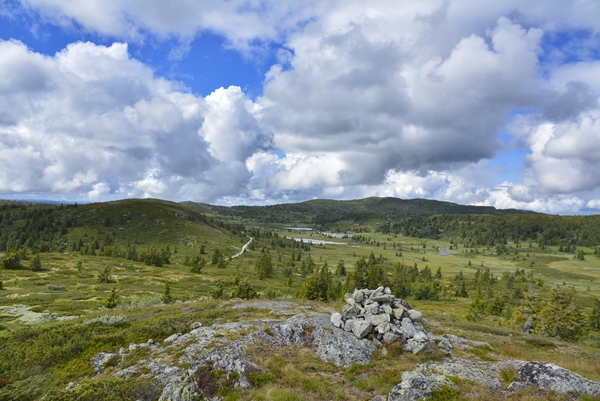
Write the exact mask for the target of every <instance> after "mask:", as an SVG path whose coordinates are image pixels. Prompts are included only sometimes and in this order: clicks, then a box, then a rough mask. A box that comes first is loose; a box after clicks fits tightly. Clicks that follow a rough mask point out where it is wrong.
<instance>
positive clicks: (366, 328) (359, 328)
mask: <svg viewBox="0 0 600 401" xmlns="http://www.w3.org/2000/svg"><path fill="white" fill-rule="evenodd" d="M372 328H373V325H372V324H371V322H370V321H367V320H355V321H354V324H353V325H352V333H354V335H355V336H356V338H365V337H366V336H367V334H369V332H370V331H371V329H372Z"/></svg>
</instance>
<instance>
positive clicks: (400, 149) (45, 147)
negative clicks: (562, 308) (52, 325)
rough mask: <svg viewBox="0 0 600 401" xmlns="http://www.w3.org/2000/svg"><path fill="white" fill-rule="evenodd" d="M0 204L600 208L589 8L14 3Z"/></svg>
mask: <svg viewBox="0 0 600 401" xmlns="http://www.w3.org/2000/svg"><path fill="white" fill-rule="evenodd" d="M0 55H1V57H0V197H3V198H18V199H27V198H32V199H33V198H39V199H55V200H72V201H96V200H98V201H102V200H110V199H120V198H124V197H158V198H164V199H172V200H188V199H189V200H195V201H203V202H210V203H220V204H240V203H243V204H269V203H279V202H290V201H301V200H307V199H312V198H334V199H350V198H361V197H366V196H394V197H401V198H415V197H420V198H430V199H439V200H447V201H452V202H458V203H462V204H473V205H491V206H495V207H498V208H520V209H531V210H536V211H540V212H549V213H563V214H589V213H599V212H600V3H599V2H597V1H594V0H590V1H560V0H556V1H553V2H552V3H551V4H549V3H548V2H546V1H541V0H536V1H534V0H532V1H527V2H522V1H516V0H514V1H513V0H507V1H502V2H494V1H478V2H473V1H466V0H464V1H457V0H455V1H434V0H431V1H418V2H417V1H413V2H397V1H388V0H386V1H370V2H363V1H358V0H357V1H346V0H344V1H312V2H311V1H302V2H300V1H286V2H281V1H227V2H225V1H203V2H197V1H191V0H179V1H172V2H163V1H158V0H156V1H149V0H118V1H117V0H89V1H86V2H72V1H68V0H21V1H18V0H5V1H4V2H1V3H0Z"/></svg>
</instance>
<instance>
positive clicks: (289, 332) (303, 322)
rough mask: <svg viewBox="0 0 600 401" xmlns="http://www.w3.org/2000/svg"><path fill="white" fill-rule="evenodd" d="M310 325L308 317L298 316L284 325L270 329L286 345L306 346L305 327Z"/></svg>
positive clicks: (280, 324)
mask: <svg viewBox="0 0 600 401" xmlns="http://www.w3.org/2000/svg"><path fill="white" fill-rule="evenodd" d="M308 324H309V321H308V319H307V318H306V316H304V315H302V314H300V315H296V316H294V317H292V318H290V319H288V320H287V321H285V322H284V323H277V324H274V325H272V326H271V327H270V329H269V330H270V331H271V333H273V335H274V336H275V337H277V338H279V339H281V340H282V341H283V342H284V343H285V345H292V344H300V345H303V344H304V327H306V326H307V325H308Z"/></svg>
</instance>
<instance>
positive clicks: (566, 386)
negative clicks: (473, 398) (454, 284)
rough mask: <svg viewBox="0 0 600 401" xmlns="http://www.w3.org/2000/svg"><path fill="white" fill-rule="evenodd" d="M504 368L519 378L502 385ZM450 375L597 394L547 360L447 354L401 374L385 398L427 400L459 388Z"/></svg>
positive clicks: (498, 386) (498, 385) (594, 385)
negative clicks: (469, 357) (436, 393)
mask: <svg viewBox="0 0 600 401" xmlns="http://www.w3.org/2000/svg"><path fill="white" fill-rule="evenodd" d="M507 368H511V369H516V370H517V371H518V377H519V379H518V381H514V382H512V383H511V384H510V385H509V386H508V387H507V388H506V387H505V386H504V385H503V383H502V381H501V380H500V378H501V372H502V370H503V369H507ZM450 378H457V379H461V380H468V381H470V382H475V383H478V384H481V385H482V386H485V387H487V388H489V389H491V390H496V391H517V390H520V389H523V388H526V387H534V388H535V389H536V390H541V391H554V392H557V393H560V394H582V395H588V396H592V397H596V396H599V395H600V383H598V382H595V381H593V380H589V379H586V378H584V377H582V376H580V375H578V374H576V373H573V372H571V371H569V370H567V369H563V368H561V367H559V366H556V365H554V364H551V363H546V362H524V361H516V360H504V361H500V362H485V361H482V360H477V361H469V360H467V359H463V358H450V357H447V358H445V359H444V360H443V361H442V362H441V363H432V362H426V363H424V364H422V365H419V366H417V367H416V368H415V369H414V370H412V371H409V372H404V373H402V382H400V383H399V384H397V385H396V386H394V388H393V389H392V391H391V392H390V393H389V396H388V401H416V400H419V399H427V397H429V396H430V395H431V394H432V393H433V391H434V390H435V389H442V388H444V387H449V388H452V389H455V390H459V387H458V386H457V385H456V383H455V381H453V380H450Z"/></svg>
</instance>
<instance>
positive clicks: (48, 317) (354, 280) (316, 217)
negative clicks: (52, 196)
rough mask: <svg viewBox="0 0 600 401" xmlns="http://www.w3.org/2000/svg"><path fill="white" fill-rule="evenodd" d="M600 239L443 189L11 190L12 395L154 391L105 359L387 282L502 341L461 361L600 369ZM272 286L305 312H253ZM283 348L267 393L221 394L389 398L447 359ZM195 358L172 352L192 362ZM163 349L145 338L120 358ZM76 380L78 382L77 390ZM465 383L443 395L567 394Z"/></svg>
mask: <svg viewBox="0 0 600 401" xmlns="http://www.w3.org/2000/svg"><path fill="white" fill-rule="evenodd" d="M599 246H600V218H599V216H586V217H582V216H549V215H543V214H536V213H527V212H522V211H514V210H513V211H510V210H507V211H499V210H496V209H493V208H478V207H470V206H460V205H454V204H449V203H444V202H435V201H425V200H412V201H402V200H399V199H380V198H370V199H365V200H361V201H349V202H336V201H310V202H305V203H301V204H291V205H277V206H268V207H232V208H225V207H216V206H211V205H206V204H198V203H192V202H185V203H182V204H177V203H172V202H167V201H161V200H153V199H147V200H123V201H115V202H107V203H96V204H84V205H76V204H75V205H46V204H30V203H20V202H9V201H0V260H1V262H2V265H1V266H0V345H1V347H0V400H16V399H21V400H34V399H39V398H40V397H42V396H44V395H45V394H46V395H47V397H46V398H45V399H81V400H84V399H85V400H88V399H89V400H91V399H142V398H143V397H142V398H140V397H137V398H136V396H135V395H132V394H137V393H136V391H138V390H139V388H152V386H155V387H156V386H158V387H160V384H157V383H155V382H153V381H152V376H153V375H151V374H149V371H140V372H138V373H136V374H134V375H133V376H130V377H126V378H125V377H123V376H119V377H115V376H112V375H111V367H110V366H109V367H108V368H107V369H106V371H104V373H102V374H101V375H98V372H97V370H94V368H93V366H92V365H91V364H90V358H92V357H94V356H95V355H96V354H98V353H99V352H116V351H117V350H119V349H120V348H127V347H129V345H130V344H136V343H142V342H146V341H147V340H148V339H155V340H158V341H162V340H163V339H165V338H168V337H169V336H171V335H173V334H176V333H185V332H188V331H189V330H190V328H189V327H190V324H192V323H193V322H201V323H202V324H203V325H204V326H210V325H214V324H221V323H223V324H225V323H227V322H234V321H235V322H242V321H255V320H257V319H281V318H287V317H291V316H293V315H295V312H296V311H294V310H293V309H294V308H296V309H298V311H305V312H306V311H308V312H306V313H316V312H324V313H331V312H332V311H335V310H337V311H339V310H341V308H342V306H343V305H344V304H345V302H344V294H345V293H348V292H349V293H352V292H353V291H354V290H355V289H361V288H372V289H374V288H377V287H379V286H384V287H389V288H390V290H391V291H392V293H393V294H395V295H396V296H397V297H400V298H402V299H404V300H406V301H408V302H409V303H410V304H411V305H412V306H413V307H415V308H416V309H418V310H420V311H422V312H423V314H424V315H425V317H426V319H427V321H428V327H429V328H430V329H431V330H433V331H434V332H440V333H441V332H443V333H451V334H456V335H460V336H463V337H466V338H469V339H471V340H476V341H483V342H485V343H487V346H486V347H483V348H481V347H480V348H477V347H475V348H472V349H464V350H460V351H458V350H457V352H456V353H455V355H457V356H464V357H468V358H479V360H483V361H499V360H503V359H505V358H511V359H518V360H544V361H547V362H552V363H555V364H557V365H559V366H562V367H564V368H566V369H570V370H572V371H574V372H576V373H578V374H580V375H582V376H584V377H587V378H588V379H592V380H600V363H599V362H598V360H599V358H598V357H599V356H600V332H599V331H598V330H599V329H600V309H599V308H600V305H599V303H598V298H600V250H599ZM242 250H243V252H242ZM255 298H258V299H261V300H268V301H279V302H292V303H293V304H292V305H295V306H294V307H292V308H291V309H287V310H284V311H283V312H281V311H280V312H277V311H274V310H273V309H272V308H269V307H264V306H262V307H261V304H249V306H248V307H243V308H240V307H239V305H244V302H251V301H247V300H249V299H255ZM528 321H529V323H530V327H529V328H528V329H526V330H524V329H523V326H524V325H526V324H527V323H528ZM242 334H245V332H243V333H239V332H238V333H237V334H231V333H225V332H223V333H221V332H219V333H216V334H214V335H215V336H217V337H215V338H219V337H220V336H225V337H228V336H229V337H228V338H230V339H232V340H233V339H235V338H238V337H239V336H241V335H242ZM207 349H211V347H208V348H207ZM177 352H180V353H181V355H178V354H177ZM198 352H200V353H201V352H202V351H198ZM269 352H270V354H269V355H268V356H267V355H264V354H261V353H260V352H258V353H256V354H255V355H254V356H253V358H254V360H255V362H256V363H257V364H258V365H260V366H262V367H263V372H262V373H261V374H262V376H260V375H259V376H256V377H255V380H254V381H253V382H252V384H253V385H252V388H251V389H239V388H235V386H229V387H227V386H226V385H223V386H222V388H221V390H219V391H220V393H218V395H219V397H221V399H248V400H250V399H252V400H255V399H280V400H284V399H286V400H295V399H348V400H351V399H373V398H374V397H376V396H385V395H386V394H388V393H389V392H390V390H391V389H392V387H394V385H396V384H397V383H399V382H400V380H401V374H402V372H404V371H407V370H410V369H413V368H414V367H415V366H417V365H418V364H420V363H422V362H425V361H427V360H432V361H436V360H440V358H441V357H442V356H441V354H439V353H436V352H433V353H427V354H421V353H420V354H418V355H413V354H411V353H407V352H403V351H401V349H398V348H397V347H396V348H394V347H393V346H390V347H388V348H386V351H385V352H381V350H380V351H377V353H376V354H375V356H374V358H373V361H372V362H371V363H369V364H366V365H355V366H352V367H346V368H340V367H337V366H335V365H332V364H331V363H325V362H322V361H321V360H319V359H318V357H315V356H314V355H313V354H310V353H308V352H307V351H306V349H305V348H302V347H296V348H282V349H271V350H270V351H269ZM185 355H187V354H185V353H184V352H182V350H181V349H179V351H177V350H174V351H173V353H171V354H169V356H168V358H169V361H170V363H171V364H173V366H178V367H179V368H182V369H183V368H187V367H189V365H190V359H189V358H188V357H184V356H185ZM148 357H149V355H148V351H147V349H145V348H144V349H140V350H136V351H135V352H132V353H130V354H128V356H127V357H126V358H124V359H123V360H121V361H119V362H118V363H117V362H115V363H114V366H113V367H112V368H113V370H115V371H116V368H117V367H119V368H120V369H123V367H124V364H126V365H127V364H129V365H128V366H133V365H135V364H136V363H138V362H139V361H141V360H144V359H147V358H148ZM163 357H165V358H166V356H164V355H163ZM186 358H187V359H186ZM125 367H127V366H125ZM509 373H510V372H509ZM507 375H508V378H507V379H506V380H507V383H506V384H507V385H508V384H509V383H510V380H509V379H510V374H508V373H507ZM69 383H76V384H77V387H74V389H73V390H69V391H66V390H64V389H65V388H66V387H67V385H69ZM152 383H154V384H152ZM136 386H137V387H136ZM458 387H459V388H460V389H461V391H460V392H456V391H455V390H453V389H449V390H448V391H446V393H444V392H443V391H442V392H439V394H438V393H436V394H438V395H437V396H439V397H444V396H447V397H450V398H438V399H486V398H487V399H494V398H496V397H499V398H505V399H547V398H548V397H549V395H548V393H540V392H537V391H533V390H527V389H525V390H521V391H517V392H510V393H509V392H506V393H502V394H499V393H498V394H496V393H491V392H490V390H489V389H486V388H485V387H482V386H478V385H477V384H474V383H471V382H460V383H458ZM76 389H79V390H76ZM450 390H452V391H450ZM77 391H79V393H77ZM157 391H158V390H157ZM149 394H150V393H149ZM156 394H159V393H156ZM156 394H155V393H151V394H150V395H148V397H149V398H147V399H156V398H158V397H157V396H156ZM444 394H446V395H444ZM52 397H54V398H52ZM61 397H63V398H61ZM77 397H80V398H77ZM86 397H87V398H86ZM94 397H96V398H94ZM111 397H113V398H111ZM461 397H462V398H461ZM551 397H554V398H553V399H573V398H577V397H578V396H572V395H560V394H553V393H552V394H551ZM583 398H585V397H583ZM143 399H146V398H143ZM434 399H435V398H434ZM586 399H590V398H586Z"/></svg>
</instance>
